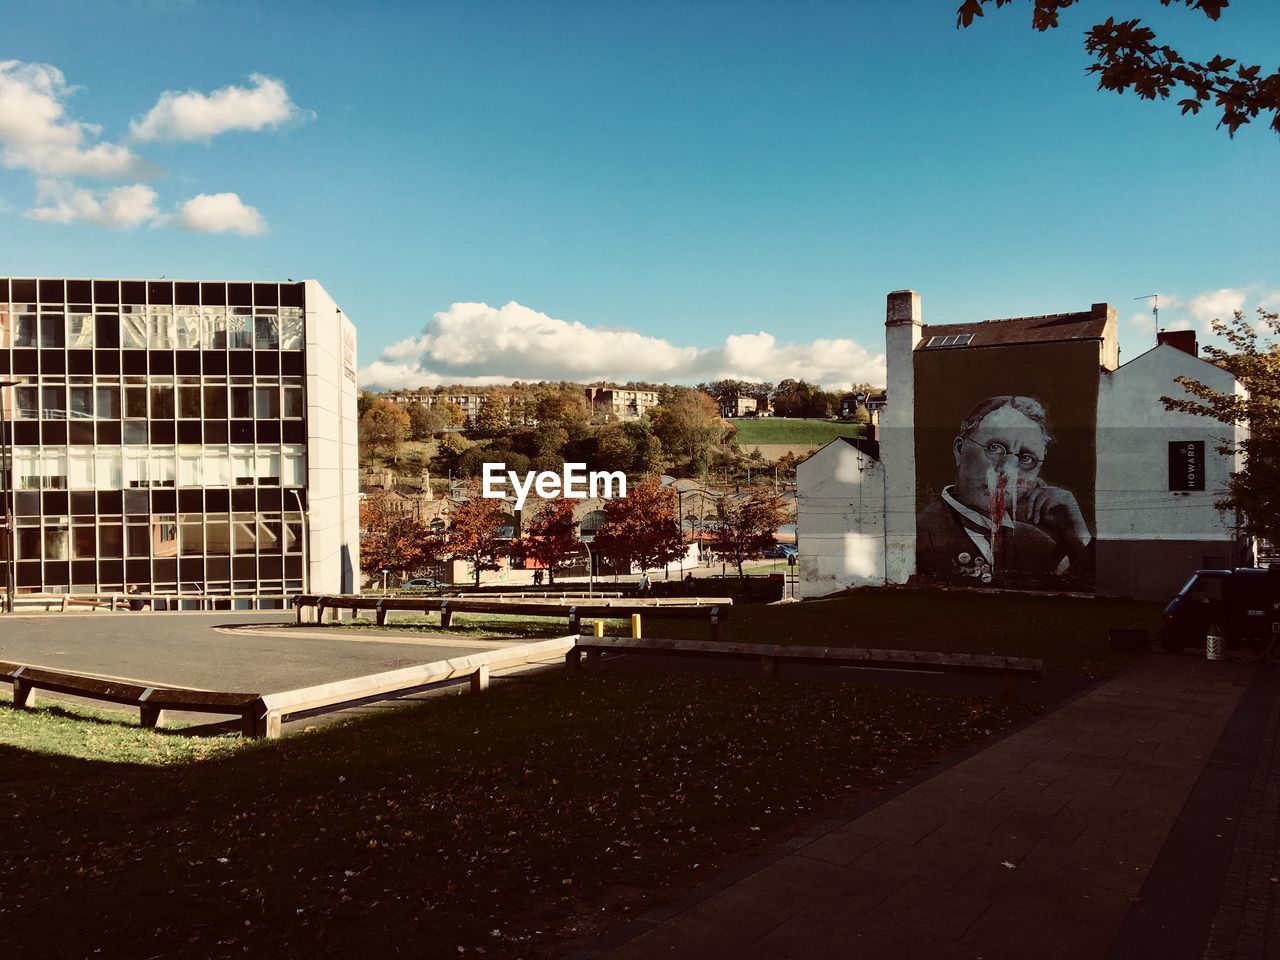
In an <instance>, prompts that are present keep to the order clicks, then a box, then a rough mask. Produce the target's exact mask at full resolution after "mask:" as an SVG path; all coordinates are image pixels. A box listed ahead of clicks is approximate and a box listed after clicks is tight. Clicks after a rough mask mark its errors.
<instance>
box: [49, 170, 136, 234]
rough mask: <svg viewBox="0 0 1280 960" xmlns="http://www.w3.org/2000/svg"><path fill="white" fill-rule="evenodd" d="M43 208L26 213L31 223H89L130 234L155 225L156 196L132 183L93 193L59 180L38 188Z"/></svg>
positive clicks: (50, 181)
mask: <svg viewBox="0 0 1280 960" xmlns="http://www.w3.org/2000/svg"><path fill="white" fill-rule="evenodd" d="M38 188H39V200H38V201H37V202H38V203H39V204H42V206H37V207H36V208H35V209H33V210H28V211H27V214H26V215H27V217H29V218H30V219H32V220H42V221H44V222H46V223H92V224H95V225H96V226H99V227H108V228H112V229H124V230H132V229H134V228H135V227H139V226H141V225H142V224H144V223H148V222H152V221H155V220H156V219H157V218H158V217H159V215H160V211H159V210H157V209H156V192H155V191H154V190H152V189H151V188H150V187H148V186H147V185H145V184H142V183H135V184H131V185H130V186H126V187H114V188H112V189H110V190H107V191H103V192H97V193H95V192H93V191H91V190H85V189H83V188H80V187H76V186H74V185H73V184H70V183H67V182H66V181H61V180H41V181H40V182H39V184H38Z"/></svg>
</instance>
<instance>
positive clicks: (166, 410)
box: [151, 384, 174, 420]
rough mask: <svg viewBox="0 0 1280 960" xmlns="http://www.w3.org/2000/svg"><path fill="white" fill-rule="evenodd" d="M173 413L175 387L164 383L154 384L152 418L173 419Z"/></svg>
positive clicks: (152, 389)
mask: <svg viewBox="0 0 1280 960" xmlns="http://www.w3.org/2000/svg"><path fill="white" fill-rule="evenodd" d="M173 415H174V408H173V387H172V386H167V385H164V384H157V385H155V386H153V387H152V388H151V419H152V420H172V419H173Z"/></svg>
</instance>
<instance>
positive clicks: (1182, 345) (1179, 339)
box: [1156, 330, 1200, 357]
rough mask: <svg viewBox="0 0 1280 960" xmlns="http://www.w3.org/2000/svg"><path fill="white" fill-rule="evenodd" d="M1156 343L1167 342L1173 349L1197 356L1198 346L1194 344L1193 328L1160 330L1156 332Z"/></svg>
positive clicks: (1194, 333) (1194, 334)
mask: <svg viewBox="0 0 1280 960" xmlns="http://www.w3.org/2000/svg"><path fill="white" fill-rule="evenodd" d="M1156 343H1157V345H1158V344H1164V343H1167V344H1168V345H1169V346H1171V347H1173V349H1175V350H1181V351H1182V352H1183V353H1189V354H1191V355H1192V356H1193V357H1195V356H1199V349H1200V348H1199V346H1198V345H1197V344H1196V332H1195V331H1194V330H1161V331H1159V332H1158V333H1157V334H1156Z"/></svg>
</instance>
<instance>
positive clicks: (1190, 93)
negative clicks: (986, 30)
mask: <svg viewBox="0 0 1280 960" xmlns="http://www.w3.org/2000/svg"><path fill="white" fill-rule="evenodd" d="M1013 2H1014V0H964V2H963V3H961V4H960V7H959V9H958V10H957V14H956V25H957V26H958V27H967V26H969V25H970V24H971V23H973V21H974V20H975V19H977V18H978V17H981V16H982V13H983V7H986V6H991V5H993V4H994V5H995V6H996V7H997V8H998V7H1003V6H1005V4H1010V3H1013ZM1076 2H1077V0H1031V4H1032V10H1031V25H1032V27H1034V28H1035V29H1036V30H1040V31H1045V30H1052V29H1055V28H1056V27H1057V26H1058V11H1060V10H1064V9H1066V8H1067V7H1070V6H1073V5H1074V4H1075V3H1076ZM1179 3H1180V4H1181V5H1183V6H1187V7H1190V8H1191V9H1193V10H1199V11H1200V12H1201V13H1203V14H1204V15H1205V16H1206V17H1208V18H1209V19H1210V20H1215V21H1216V20H1217V19H1218V18H1219V17H1220V16H1221V15H1222V11H1223V10H1224V9H1226V7H1227V5H1228V0H1160V4H1161V6H1165V7H1168V6H1172V5H1175V4H1179ZM1084 37H1085V39H1084V48H1085V51H1086V52H1087V53H1088V54H1089V55H1090V56H1092V57H1093V61H1094V62H1093V63H1092V64H1090V66H1089V72H1090V73H1093V74H1097V77H1098V89H1099V90H1113V91H1115V92H1116V93H1123V92H1124V91H1126V90H1132V91H1133V92H1134V93H1136V94H1137V95H1138V96H1139V97H1141V98H1142V99H1143V100H1157V99H1159V100H1167V99H1168V98H1169V96H1170V94H1172V93H1173V92H1174V91H1178V92H1179V93H1180V94H1185V96H1183V97H1182V98H1181V99H1179V100H1178V105H1179V106H1180V107H1181V108H1182V112H1183V114H1187V113H1190V114H1197V113H1199V112H1200V111H1201V109H1202V108H1204V107H1205V106H1206V105H1207V104H1209V103H1210V101H1212V103H1213V106H1214V108H1215V109H1220V110H1221V111H1222V115H1221V117H1220V118H1219V120H1218V126H1219V127H1226V128H1227V134H1228V135H1229V136H1232V137H1234V136H1235V133H1236V130H1237V129H1239V128H1240V127H1242V126H1244V125H1245V124H1247V123H1249V122H1251V121H1252V120H1254V119H1256V118H1257V116H1258V115H1259V114H1262V115H1263V116H1264V117H1266V116H1268V115H1269V116H1270V122H1269V123H1270V126H1271V129H1273V130H1275V131H1276V132H1278V133H1280V71H1275V72H1273V73H1270V74H1263V73H1262V68H1261V67H1260V66H1257V65H1254V66H1245V65H1244V64H1243V63H1237V61H1236V60H1235V59H1233V58H1231V57H1223V56H1218V55H1215V56H1213V57H1212V58H1211V59H1209V60H1204V61H1197V60H1188V59H1186V58H1185V57H1183V56H1182V55H1181V54H1180V53H1178V51H1177V50H1174V49H1173V48H1172V47H1170V46H1168V45H1167V44H1160V43H1157V42H1156V34H1155V31H1153V30H1152V29H1151V28H1150V27H1146V26H1143V24H1142V21H1141V20H1116V19H1115V18H1114V17H1108V18H1107V20H1106V22H1105V23H1098V24H1095V25H1094V26H1092V27H1090V28H1089V30H1088V31H1087V32H1086V33H1085V35H1084Z"/></svg>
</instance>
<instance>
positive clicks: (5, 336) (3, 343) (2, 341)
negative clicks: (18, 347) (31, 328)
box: [0, 303, 13, 350]
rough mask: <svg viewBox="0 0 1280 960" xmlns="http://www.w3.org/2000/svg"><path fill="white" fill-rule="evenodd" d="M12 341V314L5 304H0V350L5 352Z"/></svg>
mask: <svg viewBox="0 0 1280 960" xmlns="http://www.w3.org/2000/svg"><path fill="white" fill-rule="evenodd" d="M12 339H13V313H12V312H11V311H10V310H9V305H8V304H7V303H0V350H7V349H8V348H9V347H10V346H12V342H11V341H12Z"/></svg>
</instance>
